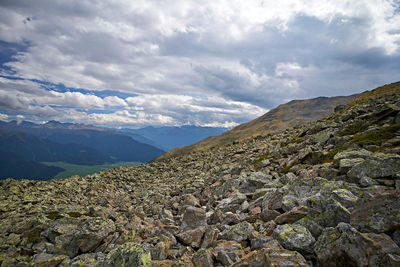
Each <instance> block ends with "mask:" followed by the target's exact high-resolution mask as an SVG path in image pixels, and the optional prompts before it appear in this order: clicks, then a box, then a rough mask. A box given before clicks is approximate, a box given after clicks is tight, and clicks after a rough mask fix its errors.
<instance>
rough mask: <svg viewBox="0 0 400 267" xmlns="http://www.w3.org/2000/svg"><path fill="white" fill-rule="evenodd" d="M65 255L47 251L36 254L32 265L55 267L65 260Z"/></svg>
mask: <svg viewBox="0 0 400 267" xmlns="http://www.w3.org/2000/svg"><path fill="white" fill-rule="evenodd" d="M65 258H66V257H65V255H53V254H47V253H41V254H36V255H35V256H34V257H33V260H32V265H33V266H41V267H55V266H57V265H58V264H60V263H61V262H62V261H63V260H65Z"/></svg>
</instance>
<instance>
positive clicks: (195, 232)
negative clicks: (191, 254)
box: [176, 226, 206, 248]
mask: <svg viewBox="0 0 400 267" xmlns="http://www.w3.org/2000/svg"><path fill="white" fill-rule="evenodd" d="M205 232H206V227H205V226H200V227H197V228H196V229H192V230H186V231H184V232H180V233H179V234H178V235H177V236H176V237H177V238H178V239H179V240H180V241H182V243H184V244H185V245H188V246H191V247H192V248H199V247H200V244H201V239H202V238H203V235H204V233H205Z"/></svg>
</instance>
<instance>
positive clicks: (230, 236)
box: [220, 222, 254, 242]
mask: <svg viewBox="0 0 400 267" xmlns="http://www.w3.org/2000/svg"><path fill="white" fill-rule="evenodd" d="M253 231H254V227H253V226H252V225H251V224H250V223H248V222H241V223H239V224H236V225H232V226H227V227H226V229H225V230H224V231H223V232H222V233H221V235H220V239H223V240H231V241H236V242H241V241H244V240H247V239H248V238H249V236H250V234H251V233H252V232H253Z"/></svg>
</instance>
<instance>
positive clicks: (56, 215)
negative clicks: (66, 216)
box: [47, 211, 62, 220]
mask: <svg viewBox="0 0 400 267" xmlns="http://www.w3.org/2000/svg"><path fill="white" fill-rule="evenodd" d="M47 218H48V219H50V220H57V219H61V218H62V216H61V214H60V213H59V212H58V211H50V212H49V213H47Z"/></svg>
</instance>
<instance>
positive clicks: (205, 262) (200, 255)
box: [192, 248, 214, 267]
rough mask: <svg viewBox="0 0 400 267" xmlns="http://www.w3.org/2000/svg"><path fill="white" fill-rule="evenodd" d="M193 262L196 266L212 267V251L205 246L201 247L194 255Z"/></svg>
mask: <svg viewBox="0 0 400 267" xmlns="http://www.w3.org/2000/svg"><path fill="white" fill-rule="evenodd" d="M192 262H193V264H194V265H195V266H196V267H212V266H214V264H213V258H212V253H211V252H210V251H209V250H207V249H204V248H201V249H199V250H198V251H197V252H196V253H195V254H194V255H193V257H192Z"/></svg>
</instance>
